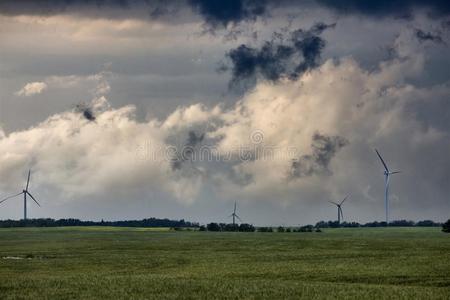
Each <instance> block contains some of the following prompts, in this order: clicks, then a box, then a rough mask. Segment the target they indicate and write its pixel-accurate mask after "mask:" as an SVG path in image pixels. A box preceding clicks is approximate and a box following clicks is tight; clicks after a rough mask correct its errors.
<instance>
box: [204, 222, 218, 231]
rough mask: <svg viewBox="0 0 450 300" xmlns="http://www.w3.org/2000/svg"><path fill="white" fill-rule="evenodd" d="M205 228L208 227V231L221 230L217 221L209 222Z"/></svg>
mask: <svg viewBox="0 0 450 300" xmlns="http://www.w3.org/2000/svg"><path fill="white" fill-rule="evenodd" d="M206 228H207V229H208V231H220V230H221V227H220V225H219V224H217V223H209V224H208V225H206Z"/></svg>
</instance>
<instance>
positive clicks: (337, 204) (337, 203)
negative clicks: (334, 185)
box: [328, 201, 339, 205]
mask: <svg viewBox="0 0 450 300" xmlns="http://www.w3.org/2000/svg"><path fill="white" fill-rule="evenodd" d="M328 202H330V203H331V204H334V205H339V203H336V202H333V201H328Z"/></svg>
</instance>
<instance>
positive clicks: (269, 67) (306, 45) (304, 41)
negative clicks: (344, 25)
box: [221, 23, 335, 86]
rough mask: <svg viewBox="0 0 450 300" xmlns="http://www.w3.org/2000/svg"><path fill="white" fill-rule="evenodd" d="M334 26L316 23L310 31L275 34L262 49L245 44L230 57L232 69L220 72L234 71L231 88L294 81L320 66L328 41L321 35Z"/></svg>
mask: <svg viewBox="0 0 450 300" xmlns="http://www.w3.org/2000/svg"><path fill="white" fill-rule="evenodd" d="M334 26H335V24H330V25H327V24H324V23H316V24H315V25H314V26H313V27H311V28H310V29H309V30H303V29H297V30H294V31H292V32H289V33H286V34H283V33H276V34H274V36H273V38H272V40H270V41H266V42H264V43H263V45H262V46H261V48H259V49H258V48H253V47H250V46H247V45H244V44H242V45H240V46H239V47H237V48H235V49H232V50H230V51H229V52H228V53H227V57H228V59H229V61H230V63H231V66H229V67H228V66H226V65H224V66H223V68H222V69H221V71H226V70H227V69H228V68H230V69H231V74H232V78H231V81H230V84H231V85H232V86H236V85H238V84H241V83H242V82H248V81H250V82H253V83H254V82H255V80H256V79H257V78H262V79H265V80H269V81H272V82H276V81H278V80H280V79H281V78H289V79H291V80H295V79H297V78H298V77H299V76H300V75H301V74H303V73H304V72H306V71H308V70H311V69H313V68H315V67H316V66H317V65H318V59H319V58H320V54H321V52H322V50H323V48H324V47H325V40H324V39H322V38H321V37H320V36H319V35H320V34H321V33H322V32H323V31H324V30H326V29H328V28H333V27H334Z"/></svg>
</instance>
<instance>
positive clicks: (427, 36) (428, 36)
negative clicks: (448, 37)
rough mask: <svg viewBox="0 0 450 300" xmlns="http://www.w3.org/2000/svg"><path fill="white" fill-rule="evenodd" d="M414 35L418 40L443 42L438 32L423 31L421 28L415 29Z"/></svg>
mask: <svg viewBox="0 0 450 300" xmlns="http://www.w3.org/2000/svg"><path fill="white" fill-rule="evenodd" d="M415 36H416V38H417V39H418V40H419V42H427V41H430V42H434V43H437V44H442V43H443V42H444V41H443V40H442V37H441V36H440V34H439V33H431V32H425V31H423V30H421V29H416V30H415Z"/></svg>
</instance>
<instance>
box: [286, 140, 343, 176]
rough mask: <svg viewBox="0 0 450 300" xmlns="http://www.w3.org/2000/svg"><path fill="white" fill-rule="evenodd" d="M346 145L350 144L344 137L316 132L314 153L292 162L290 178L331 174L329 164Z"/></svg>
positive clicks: (313, 141) (312, 144)
mask: <svg viewBox="0 0 450 300" xmlns="http://www.w3.org/2000/svg"><path fill="white" fill-rule="evenodd" d="M346 145H348V140H347V139H345V138H344V137H341V136H326V135H322V134H320V133H315V134H314V135H313V136H312V143H311V149H312V154H308V155H303V156H301V157H300V158H299V159H296V160H294V161H293V162H292V165H291V170H290V178H300V177H307V176H312V175H323V174H325V175H330V174H331V171H330V169H329V165H330V162H331V159H332V158H333V157H334V156H335V155H336V153H337V152H338V151H339V150H340V149H341V148H342V147H345V146H346Z"/></svg>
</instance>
